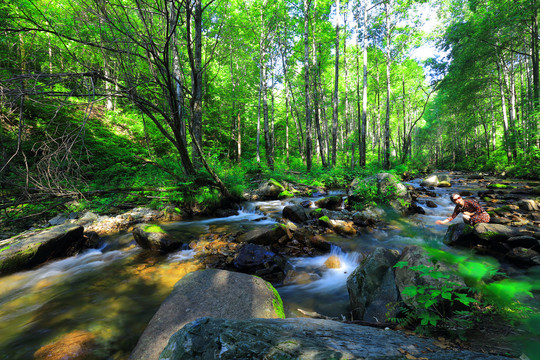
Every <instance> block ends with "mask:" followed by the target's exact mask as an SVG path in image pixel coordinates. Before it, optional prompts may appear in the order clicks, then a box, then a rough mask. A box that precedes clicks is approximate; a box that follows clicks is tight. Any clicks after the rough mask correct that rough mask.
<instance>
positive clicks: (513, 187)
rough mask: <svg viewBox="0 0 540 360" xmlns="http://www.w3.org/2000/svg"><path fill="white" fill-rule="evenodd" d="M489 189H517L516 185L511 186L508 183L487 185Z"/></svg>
mask: <svg viewBox="0 0 540 360" xmlns="http://www.w3.org/2000/svg"><path fill="white" fill-rule="evenodd" d="M487 188H488V189H515V188H516V187H515V186H511V185H508V184H489V185H488V186H487Z"/></svg>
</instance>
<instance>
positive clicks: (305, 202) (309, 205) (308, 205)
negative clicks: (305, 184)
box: [300, 200, 313, 208]
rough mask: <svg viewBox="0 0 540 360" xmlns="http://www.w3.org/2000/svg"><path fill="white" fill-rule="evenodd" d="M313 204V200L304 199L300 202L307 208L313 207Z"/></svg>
mask: <svg viewBox="0 0 540 360" xmlns="http://www.w3.org/2000/svg"><path fill="white" fill-rule="evenodd" d="M312 204H313V202H312V201H311V200H304V201H302V202H301V203H300V205H302V207H305V208H309V207H311V205H312Z"/></svg>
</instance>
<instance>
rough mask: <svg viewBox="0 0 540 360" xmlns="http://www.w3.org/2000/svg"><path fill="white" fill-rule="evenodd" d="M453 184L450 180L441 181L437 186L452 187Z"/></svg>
mask: <svg viewBox="0 0 540 360" xmlns="http://www.w3.org/2000/svg"><path fill="white" fill-rule="evenodd" d="M451 186H452V184H450V182H448V181H441V182H439V184H438V185H437V187H451Z"/></svg>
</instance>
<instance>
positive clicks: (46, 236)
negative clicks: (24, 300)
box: [0, 224, 95, 275]
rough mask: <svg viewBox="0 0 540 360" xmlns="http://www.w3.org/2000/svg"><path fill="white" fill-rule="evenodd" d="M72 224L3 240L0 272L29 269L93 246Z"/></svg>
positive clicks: (0, 249) (0, 252)
mask: <svg viewBox="0 0 540 360" xmlns="http://www.w3.org/2000/svg"><path fill="white" fill-rule="evenodd" d="M93 245H95V244H91V243H89V239H88V238H87V237H85V236H84V230H83V227H82V226H80V225H75V224H65V225H59V226H55V227H52V228H49V229H46V230H40V231H36V232H31V233H24V234H22V235H18V236H16V237H13V238H11V239H7V240H3V241H2V245H1V246H0V275H3V274H9V273H13V272H16V271H19V270H23V269H29V268H32V267H34V266H37V265H40V264H42V263H44V262H46V261H48V260H51V259H54V258H62V257H66V256H72V255H75V254H77V253H78V252H79V251H81V250H83V249H85V248H89V247H93Z"/></svg>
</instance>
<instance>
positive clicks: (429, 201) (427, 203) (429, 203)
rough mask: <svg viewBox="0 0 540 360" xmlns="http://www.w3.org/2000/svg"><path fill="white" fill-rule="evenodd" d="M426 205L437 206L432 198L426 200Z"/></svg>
mask: <svg viewBox="0 0 540 360" xmlns="http://www.w3.org/2000/svg"><path fill="white" fill-rule="evenodd" d="M426 205H427V207H429V208H436V207H437V204H435V202H433V200H428V201H426Z"/></svg>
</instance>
